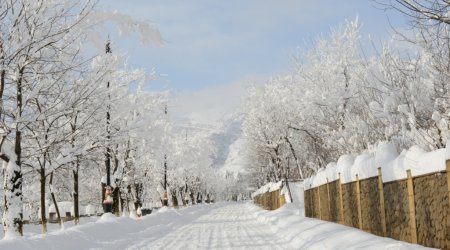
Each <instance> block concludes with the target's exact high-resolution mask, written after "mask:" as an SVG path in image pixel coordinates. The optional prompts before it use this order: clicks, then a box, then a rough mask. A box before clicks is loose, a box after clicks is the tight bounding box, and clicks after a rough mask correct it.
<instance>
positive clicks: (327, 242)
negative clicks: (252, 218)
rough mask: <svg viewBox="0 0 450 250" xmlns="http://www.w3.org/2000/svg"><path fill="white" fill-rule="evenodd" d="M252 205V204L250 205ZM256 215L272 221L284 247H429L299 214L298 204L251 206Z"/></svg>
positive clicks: (257, 217) (270, 223)
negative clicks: (267, 206)
mask: <svg viewBox="0 0 450 250" xmlns="http://www.w3.org/2000/svg"><path fill="white" fill-rule="evenodd" d="M249 206H250V205H249ZM249 209H251V210H253V212H254V213H255V214H256V219H257V220H258V221H260V222H262V223H265V224H268V225H270V229H271V231H272V232H273V234H276V235H278V236H279V237H280V238H279V239H278V241H277V242H279V244H283V243H285V245H283V246H282V248H284V249H318V250H319V249H320V250H322V249H397V250H400V249H405V250H409V249H428V248H425V247H423V246H419V245H413V244H409V243H406V242H401V241H397V240H394V239H390V238H385V237H379V236H376V235H373V234H369V233H366V232H364V231H361V230H359V229H356V228H351V227H347V226H344V225H340V224H336V223H331V222H326V221H320V220H317V219H311V218H306V217H303V216H299V214H298V207H297V206H296V204H286V205H285V206H283V207H282V208H280V209H277V210H274V211H266V210H263V209H261V208H259V207H257V206H252V207H251V208H249Z"/></svg>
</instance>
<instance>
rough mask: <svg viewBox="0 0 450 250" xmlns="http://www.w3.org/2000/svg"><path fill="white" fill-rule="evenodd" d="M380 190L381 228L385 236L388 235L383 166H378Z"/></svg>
mask: <svg viewBox="0 0 450 250" xmlns="http://www.w3.org/2000/svg"><path fill="white" fill-rule="evenodd" d="M378 192H379V194H380V212H381V228H382V230H383V236H384V237H386V235H387V230H386V210H385V207H384V189H383V178H382V176H381V168H378Z"/></svg>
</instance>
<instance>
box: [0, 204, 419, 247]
mask: <svg viewBox="0 0 450 250" xmlns="http://www.w3.org/2000/svg"><path fill="white" fill-rule="evenodd" d="M301 214H302V208H301V207H299V206H298V204H287V205H285V206H284V207H282V208H280V209H278V210H276V211H265V210H263V209H261V208H259V207H257V206H255V205H253V204H251V203H226V202H224V203H216V204H210V205H199V206H191V207H187V208H181V209H170V208H162V209H160V210H159V211H158V212H156V213H154V214H151V215H148V216H145V217H142V218H139V219H132V218H129V217H120V218H119V217H114V216H112V215H110V216H103V217H101V218H98V217H97V218H83V221H82V225H79V226H71V224H70V223H66V229H64V230H55V227H54V226H55V225H51V227H50V228H51V231H50V232H49V233H48V234H47V235H45V236H43V235H41V234H39V233H37V232H38V231H39V225H27V226H26V227H25V232H26V234H25V236H24V237H21V238H15V239H3V240H0V249H2V250H3V249H5V250H6V249H15V250H16V249H17V250H18V249H64V250H69V249H77V250H78V249H108V250H110V249H130V250H131V249H170V250H174V249H183V250H188V249H320V250H322V249H365V250H367V249H423V248H422V247H421V246H418V245H411V244H407V243H404V242H399V241H395V240H392V239H389V238H382V237H377V236H374V235H371V234H368V233H365V232H362V231H360V230H357V229H354V228H350V227H346V226H342V225H338V224H335V223H328V222H324V221H319V220H315V219H310V218H305V217H303V216H301Z"/></svg>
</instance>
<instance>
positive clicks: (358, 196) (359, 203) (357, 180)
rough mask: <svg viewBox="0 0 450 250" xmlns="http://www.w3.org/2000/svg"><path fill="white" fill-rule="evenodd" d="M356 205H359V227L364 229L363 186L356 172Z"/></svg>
mask: <svg viewBox="0 0 450 250" xmlns="http://www.w3.org/2000/svg"><path fill="white" fill-rule="evenodd" d="M356 205H357V207H358V227H359V229H361V230H362V211H361V187H360V186H359V177H358V174H356Z"/></svg>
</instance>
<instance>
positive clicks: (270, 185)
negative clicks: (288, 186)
mask: <svg viewBox="0 0 450 250" xmlns="http://www.w3.org/2000/svg"><path fill="white" fill-rule="evenodd" d="M282 186H283V181H279V182H269V183H267V184H266V185H264V186H262V187H260V188H259V189H258V190H256V191H255V192H253V193H252V198H254V197H255V196H257V195H260V194H264V193H267V192H272V191H275V190H278V189H280V188H281V187H282Z"/></svg>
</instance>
